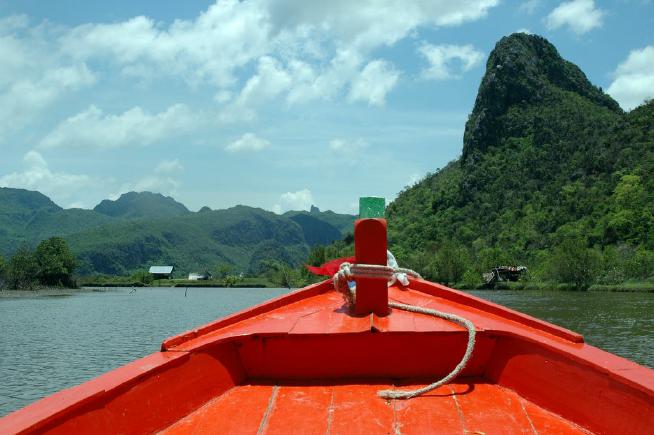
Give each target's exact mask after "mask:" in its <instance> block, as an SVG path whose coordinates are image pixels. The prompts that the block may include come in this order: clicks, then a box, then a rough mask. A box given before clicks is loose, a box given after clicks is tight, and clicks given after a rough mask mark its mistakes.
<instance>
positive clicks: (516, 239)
mask: <svg viewBox="0 0 654 435" xmlns="http://www.w3.org/2000/svg"><path fill="white" fill-rule="evenodd" d="M653 174H654V103H653V102H649V103H648V104H645V105H643V106H641V107H638V108H636V109H634V110H633V111H631V112H629V113H624V112H623V111H622V110H621V109H620V108H619V106H618V104H617V103H616V102H615V101H614V100H613V99H611V97H609V96H608V95H607V94H605V93H604V92H603V91H602V89H601V88H597V87H595V86H593V85H592V84H591V83H590V82H589V81H588V79H587V78H586V76H585V75H584V73H583V72H582V71H581V70H580V69H579V68H578V67H577V66H575V65H574V64H572V63H570V62H568V61H566V60H564V59H562V58H561V56H560V55H559V54H558V52H557V50H556V48H555V47H554V46H553V45H552V44H550V43H549V42H548V41H547V40H545V39H544V38H542V37H539V36H535V35H527V34H523V33H519V34H513V35H511V36H508V37H505V38H503V39H502V40H500V41H499V42H498V43H497V45H496V46H495V49H494V50H493V51H492V53H491V54H490V56H489V59H488V62H487V65H486V73H485V75H484V77H483V79H482V82H481V85H480V87H479V92H478V95H477V99H476V101H475V105H474V108H473V111H472V113H471V114H470V117H469V119H468V122H467V123H466V126H465V134H464V141H463V153H462V157H461V159H459V160H457V161H454V162H451V163H450V164H448V165H447V166H446V167H445V168H443V169H442V170H439V171H437V172H436V173H434V174H430V175H428V176H427V177H426V178H425V179H423V180H422V181H420V182H419V183H417V184H416V185H414V186H412V187H410V188H408V189H406V190H405V191H403V192H401V193H400V194H399V196H398V198H397V199H396V200H395V201H394V202H393V203H391V204H390V205H389V207H388V210H387V214H388V219H389V226H390V239H391V244H392V246H394V249H395V250H396V251H397V252H396V254H397V255H399V257H400V258H401V259H402V261H404V263H405V264H409V265H410V266H413V267H416V268H418V269H420V270H422V271H423V272H425V273H426V275H427V276H428V277H430V278H432V279H439V280H441V281H450V282H451V281H461V280H469V281H474V280H478V279H479V276H480V273H481V272H482V271H483V270H487V269H488V268H489V267H491V266H493V265H497V264H525V265H527V266H528V267H529V268H530V271H531V274H532V277H539V278H541V279H551V280H553V281H561V282H565V281H571V280H574V281H576V284H578V285H580V286H585V285H589V284H591V283H611V282H617V281H620V280H625V279H629V278H633V279H645V278H648V277H650V275H652V274H654V272H653V270H654V253H653V252H652V250H654V217H653V216H652V212H653V211H654V176H653ZM575 262H577V263H579V264H575ZM565 264H570V265H571V266H570V267H578V268H579V270H576V271H575V270H572V271H570V270H567V271H566V270H564V269H565ZM582 269H583V270H582ZM575 273H576V274H577V277H576V278H573V277H572V275H574V274H575ZM566 274H568V275H566ZM579 275H585V277H583V279H580V278H579Z"/></svg>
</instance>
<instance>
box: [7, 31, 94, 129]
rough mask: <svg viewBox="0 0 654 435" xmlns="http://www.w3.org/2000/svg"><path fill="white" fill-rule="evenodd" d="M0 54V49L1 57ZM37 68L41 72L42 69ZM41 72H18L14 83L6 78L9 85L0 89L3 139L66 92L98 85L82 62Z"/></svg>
mask: <svg viewBox="0 0 654 435" xmlns="http://www.w3.org/2000/svg"><path fill="white" fill-rule="evenodd" d="M1 46H2V42H1V41H0V47H1ZM1 52H2V49H1V48H0V56H2V53H1ZM35 68H37V70H38V68H40V67H35ZM16 69H17V70H20V69H21V68H18V67H16ZM38 71H39V73H37V74H29V73H28V74H25V75H24V76H22V77H20V75H22V74H21V73H19V72H18V71H17V72H15V73H14V74H15V75H16V76H15V77H13V80H12V78H7V77H6V75H5V77H4V81H5V82H8V83H7V84H6V86H4V87H2V86H0V136H1V135H3V134H5V133H7V132H9V131H13V130H15V129H19V128H21V127H23V126H25V125H26V124H28V123H29V122H30V121H31V120H34V119H35V118H36V117H37V116H38V115H39V114H40V112H41V111H42V110H44V109H46V108H47V107H49V106H51V105H52V104H54V103H55V102H56V101H57V100H58V99H60V98H61V97H62V96H63V95H64V94H66V92H69V91H75V90H77V89H80V88H82V87H86V86H90V85H92V84H93V83H94V82H95V76H94V75H93V73H92V72H91V71H90V70H89V69H88V68H87V66H86V65H85V64H83V63H81V64H77V65H72V66H66V67H51V68H47V67H46V68H45V69H44V70H38ZM3 75H4V74H3Z"/></svg>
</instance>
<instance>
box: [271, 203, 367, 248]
mask: <svg viewBox="0 0 654 435" xmlns="http://www.w3.org/2000/svg"><path fill="white" fill-rule="evenodd" d="M284 216H285V217H287V218H289V219H291V220H293V221H294V222H296V223H297V224H298V225H300V226H301V227H302V229H303V230H304V231H305V237H307V242H308V243H309V244H310V245H311V246H314V245H326V244H328V243H330V242H331V241H333V240H337V239H340V238H341V237H342V236H345V235H346V234H348V233H351V232H352V231H353V226H354V220H355V219H356V216H353V215H349V214H339V213H335V212H333V211H331V210H327V211H320V209H319V208H318V207H316V206H315V205H312V206H311V209H310V211H304V210H303V211H287V212H286V213H284ZM328 240H329V241H328Z"/></svg>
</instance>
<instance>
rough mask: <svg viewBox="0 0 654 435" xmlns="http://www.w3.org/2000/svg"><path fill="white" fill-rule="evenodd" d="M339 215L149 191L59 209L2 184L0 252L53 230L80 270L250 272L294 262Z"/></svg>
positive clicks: (323, 240) (332, 235)
mask: <svg viewBox="0 0 654 435" xmlns="http://www.w3.org/2000/svg"><path fill="white" fill-rule="evenodd" d="M323 217H324V218H323ZM345 220H347V221H349V222H350V226H351V225H352V222H353V221H354V216H350V215H338V214H336V213H333V212H326V213H322V212H320V211H319V210H317V209H316V210H314V211H312V212H311V213H307V212H291V213H289V214H287V215H284V216H279V215H276V214H274V213H271V212H267V211H264V210H261V209H257V208H252V207H245V206H237V207H233V208H230V209H227V210H211V209H210V208H208V207H203V208H202V209H200V211H198V212H196V213H194V212H190V211H189V210H188V209H187V208H186V207H185V206H184V205H182V204H180V203H179V202H176V201H175V200H174V199H172V198H170V197H165V196H163V195H160V194H153V193H150V192H140V193H135V192H130V193H128V194H124V195H122V196H121V197H120V198H119V199H118V200H116V201H109V200H105V201H102V202H101V203H100V204H99V205H98V206H97V207H95V209H94V210H81V209H67V210H66V209H62V208H61V207H59V206H57V205H56V204H55V203H53V202H52V201H51V200H50V199H49V198H47V197H46V196H45V195H42V194H40V193H39V192H32V191H27V190H22V189H10V188H2V189H0V223H2V225H1V226H0V254H4V255H6V256H10V255H12V254H13V252H15V251H16V249H18V247H19V246H21V245H22V244H27V245H29V246H32V247H34V246H36V245H37V244H38V243H39V242H40V241H41V240H43V239H46V238H48V237H52V236H61V237H64V238H65V239H66V240H67V241H68V243H69V245H70V247H71V250H72V251H73V253H74V254H75V255H76V256H77V258H78V262H79V264H80V267H79V269H78V273H80V274H82V275H87V274H93V273H105V274H126V273H130V272H132V271H134V270H137V269H140V268H144V267H147V266H149V265H152V264H170V265H174V266H176V267H177V269H178V270H179V271H180V272H182V273H183V272H188V271H192V270H206V269H208V270H214V269H215V268H216V266H217V265H218V264H220V263H225V264H230V265H232V266H233V267H234V269H235V270H238V271H244V272H254V273H256V272H259V271H260V270H261V268H262V264H263V263H264V262H265V261H267V260H275V261H282V262H285V263H287V264H290V265H294V266H296V265H299V264H300V263H301V262H302V261H303V260H304V259H305V258H306V256H307V254H308V252H309V249H310V247H312V246H315V245H316V244H328V243H331V242H333V241H334V240H337V239H340V238H341V229H340V228H337V227H334V226H333V225H332V224H330V223H329V222H331V221H337V222H339V223H340V222H341V221H345Z"/></svg>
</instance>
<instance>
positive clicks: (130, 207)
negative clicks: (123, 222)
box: [93, 192, 190, 219]
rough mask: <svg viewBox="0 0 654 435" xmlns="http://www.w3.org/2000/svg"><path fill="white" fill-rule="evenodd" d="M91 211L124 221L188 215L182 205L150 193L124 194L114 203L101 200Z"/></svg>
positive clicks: (187, 211)
mask: <svg viewBox="0 0 654 435" xmlns="http://www.w3.org/2000/svg"><path fill="white" fill-rule="evenodd" d="M93 210H94V211H96V212H98V213H101V214H104V215H107V216H111V217H119V218H126V219H142V218H152V219H160V218H166V217H172V216H181V215H184V214H188V213H190V212H189V210H188V209H187V208H186V207H185V206H184V205H183V204H180V203H179V202H177V201H175V200H174V199H173V198H171V197H169V196H164V195H162V194H160V193H152V192H128V193H124V194H122V195H120V198H118V199H117V200H115V201H112V200H110V199H105V200H103V201H102V202H101V203H100V204H98V205H96V206H95V208H94V209H93Z"/></svg>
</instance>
